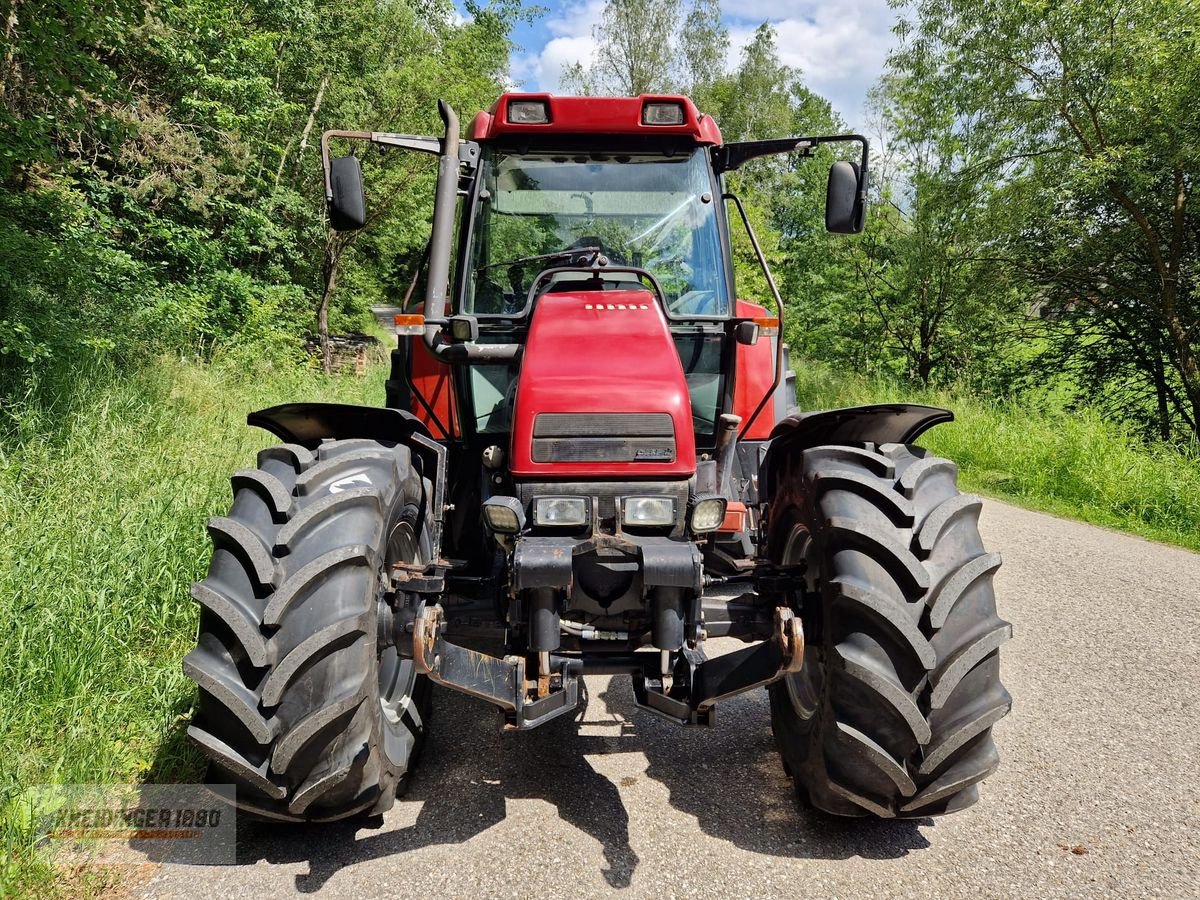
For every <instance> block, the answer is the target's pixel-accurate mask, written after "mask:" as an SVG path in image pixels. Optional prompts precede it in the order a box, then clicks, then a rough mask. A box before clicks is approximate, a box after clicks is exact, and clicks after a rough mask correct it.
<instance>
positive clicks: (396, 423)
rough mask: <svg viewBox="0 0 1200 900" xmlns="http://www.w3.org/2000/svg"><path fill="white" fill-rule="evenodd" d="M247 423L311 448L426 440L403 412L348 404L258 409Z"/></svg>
mask: <svg viewBox="0 0 1200 900" xmlns="http://www.w3.org/2000/svg"><path fill="white" fill-rule="evenodd" d="M246 423H247V424H248V425H253V426H255V427H256V428H262V429H265V430H267V431H269V432H271V434H273V435H275V436H276V437H277V438H279V439H280V440H284V441H287V442H289V443H292V444H302V445H304V446H306V447H313V446H315V445H317V444H319V443H320V442H321V441H323V440H325V439H327V438H332V439H334V440H339V441H341V440H346V439H348V438H367V439H369V440H374V441H395V442H396V443H398V444H407V443H409V442H410V441H411V440H412V437H413V435H414V434H415V435H421V436H422V437H426V438H428V437H429V436H430V435H429V429H428V428H426V427H425V423H424V422H422V421H421V420H420V419H418V418H417V417H416V416H414V415H413V414H412V413H410V412H406V411H405V410H402V409H386V408H383V407H377V406H353V405H351V404H349V403H284V404H283V405H281V406H272V407H271V408H270V409H260V410H259V411H258V412H252V413H250V415H248V416H247V417H246Z"/></svg>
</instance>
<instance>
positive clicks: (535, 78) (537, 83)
mask: <svg viewBox="0 0 1200 900" xmlns="http://www.w3.org/2000/svg"><path fill="white" fill-rule="evenodd" d="M603 10H604V0H583V2H579V3H571V4H568V5H567V6H565V7H564V8H562V9H560V10H557V11H555V12H554V13H553V14H552V15H551V17H550V18H549V19H547V20H546V30H547V31H548V32H549V33H550V34H551V35H552V37H551V38H550V40H548V41H547V42H546V44H545V46H543V47H542V48H541V49H540V50H538V49H536V48H532V47H531V48H529V52H527V53H526V54H524V55H522V56H519V57H514V59H513V64H512V68H511V71H512V77H513V79H514V80H515V81H516V82H517V83H519V84H521V85H522V86H523V87H524V89H525V90H530V91H549V92H551V93H560V92H561V90H562V87H561V85H560V81H561V80H562V73H563V71H564V70H566V68H567V67H568V66H570V65H572V64H574V63H577V62H582V63H584V64H585V65H587V64H588V63H590V62H591V60H592V54H593V52H594V51H595V42H594V41H593V40H592V28H593V27H594V26H595V25H596V24H597V23H598V22H599V21H600V14H601V12H602V11H603Z"/></svg>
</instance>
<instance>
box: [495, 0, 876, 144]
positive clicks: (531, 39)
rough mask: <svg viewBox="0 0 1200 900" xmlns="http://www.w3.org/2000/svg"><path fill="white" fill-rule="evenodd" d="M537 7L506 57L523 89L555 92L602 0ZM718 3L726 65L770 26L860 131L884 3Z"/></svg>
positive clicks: (587, 44)
mask: <svg viewBox="0 0 1200 900" xmlns="http://www.w3.org/2000/svg"><path fill="white" fill-rule="evenodd" d="M540 5H542V6H543V7H546V8H547V9H548V10H549V12H547V14H546V15H544V16H542V17H540V18H539V19H538V20H537V21H536V22H534V23H533V24H532V25H522V26H520V27H519V28H518V29H517V31H516V33H515V35H514V37H515V39H516V42H517V44H518V45H519V46H520V47H521V48H522V49H521V50H519V51H518V52H517V53H515V54H514V56H513V60H512V77H513V79H514V81H515V82H516V83H517V85H518V86H519V87H521V88H523V89H525V90H542V91H552V92H557V91H558V90H559V75H560V73H561V72H562V70H563V68H564V67H565V66H567V65H569V64H570V63H572V62H575V61H576V60H579V59H583V58H586V57H587V56H588V55H589V54H590V52H591V49H592V26H593V25H595V24H596V22H597V21H598V20H599V17H600V13H601V11H602V10H603V8H604V0H568V2H547V0H542V2H541V4H540ZM723 6H724V9H725V15H724V20H725V24H726V26H727V27H728V28H729V36H730V44H731V47H730V53H729V60H728V63H727V64H728V66H729V68H733V67H734V66H736V65H737V61H738V59H739V57H740V55H741V49H742V47H744V46H745V45H746V43H747V42H748V41H749V40H750V38H751V36H752V35H753V34H754V30H755V29H756V28H757V27H758V26H759V25H761V24H762V23H763V22H764V21H767V22H771V24H773V25H774V26H775V29H776V35H777V38H778V43H779V53H780V57H781V58H782V59H783V61H784V62H785V63H787V64H788V65H791V66H796V67H797V68H799V69H800V70H801V71H802V72H803V73H804V80H805V82H806V83H807V84H808V86H809V87H810V88H812V89H813V90H815V91H817V92H818V93H820V94H823V95H824V96H826V97H828V98H829V100H830V101H831V102H832V103H833V105H834V108H835V109H837V110H838V112H840V113H841V114H842V116H843V118H845V119H846V121H847V123H848V124H849V125H851V127H854V128H865V127H866V123H865V122H864V116H863V111H862V104H863V99H864V97H865V96H866V92H867V89H868V88H869V87H870V86H871V85H872V84H873V83H874V82H875V80H876V79H877V78H878V77H879V74H880V72H881V71H882V68H883V61H884V58H885V57H886V56H887V52H888V50H889V49H890V48H891V47H892V46H893V45H894V43H895V38H894V36H893V35H892V33H891V28H892V25H893V23H894V22H895V13H894V12H893V11H892V10H891V9H890V8H889V7H888V4H887V0H732V2H729V0H727V2H725V3H724V4H723Z"/></svg>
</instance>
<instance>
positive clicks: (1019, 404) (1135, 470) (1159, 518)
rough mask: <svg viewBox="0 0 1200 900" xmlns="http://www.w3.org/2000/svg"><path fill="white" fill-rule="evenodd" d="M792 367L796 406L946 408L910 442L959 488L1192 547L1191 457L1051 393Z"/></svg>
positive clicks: (1196, 496) (1196, 516) (1196, 491)
mask: <svg viewBox="0 0 1200 900" xmlns="http://www.w3.org/2000/svg"><path fill="white" fill-rule="evenodd" d="M796 369H797V379H796V393H797V396H798V400H799V403H800V407H801V408H802V409H830V408H833V407H838V406H854V405H857V404H863V403H896V402H901V401H905V402H910V403H927V404H929V405H931V406H941V407H945V408H947V409H951V410H953V411H954V414H955V420H954V421H953V422H951V423H949V424H946V425H939V426H938V427H936V428H934V429H933V430H932V431H929V432H927V433H926V434H925V435H924V436H923V437H922V438H921V440H920V443H921V445H922V446H924V447H927V448H929V449H930V450H931V451H933V452H934V453H937V454H938V455H939V456H944V457H947V458H949V459H952V460H954V462H955V463H956V464H957V465H958V469H959V483H960V485H961V486H962V488H963V490H964V491H971V492H975V493H979V494H983V495H985V496H988V497H995V498H998V499H1002V500H1007V501H1009V502H1011V503H1016V504H1018V505H1020V506H1025V507H1028V508H1030V509H1038V510H1042V511H1044V512H1049V513H1054V514H1056V515H1060V516H1066V517H1069V518H1074V519H1082V520H1083V521H1085V522H1092V523H1094V524H1096V525H1103V526H1105V527H1107V528H1116V529H1120V530H1122V531H1128V532H1132V533H1133V534H1138V535H1141V536H1143V537H1146V538H1150V539H1152V540H1156V541H1163V542H1165V543H1169V544H1178V545H1180V546H1183V547H1189V548H1191V549H1193V550H1200V457H1197V456H1196V455H1193V454H1189V453H1188V452H1187V451H1186V450H1181V449H1180V448H1178V447H1176V446H1173V445H1168V444H1154V445H1148V444H1146V443H1145V442H1144V441H1142V440H1141V438H1140V437H1139V436H1138V435H1137V433H1136V432H1134V431H1133V430H1131V429H1130V428H1129V427H1128V426H1126V425H1123V424H1121V423H1116V422H1112V421H1110V420H1107V419H1105V418H1104V416H1103V415H1101V413H1100V412H1099V411H1098V410H1097V409H1095V408H1093V407H1088V406H1083V407H1073V408H1071V407H1068V406H1067V405H1066V404H1065V403H1064V402H1063V400H1062V398H1061V396H1053V395H1042V396H1033V395H1027V396H1025V397H1022V398H1013V397H1009V398H1003V397H999V398H998V397H987V396H984V395H981V394H979V393H978V392H973V391H971V390H969V389H953V388H924V389H922V388H918V387H914V386H913V385H911V384H909V383H907V382H905V381H902V380H898V379H896V378H889V377H886V376H876V377H873V378H865V377H861V376H855V375H844V374H835V372H834V370H832V369H831V368H830V367H829V366H827V365H824V364H821V363H809V364H798V365H797V366H796ZM1001 549H1002V548H1001Z"/></svg>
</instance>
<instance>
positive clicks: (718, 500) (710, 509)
mask: <svg viewBox="0 0 1200 900" xmlns="http://www.w3.org/2000/svg"><path fill="white" fill-rule="evenodd" d="M727 505H728V504H727V502H726V500H725V498H724V497H705V498H703V499H701V500H697V501H696V503H695V505H694V506H693V507H692V519H691V522H689V523H688V524H689V527H690V528H691V529H692V531H694V532H695V533H696V534H703V533H705V532H706V531H716V530H717V529H718V528H720V527H721V523H722V522H724V521H725V508H726V506H727Z"/></svg>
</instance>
